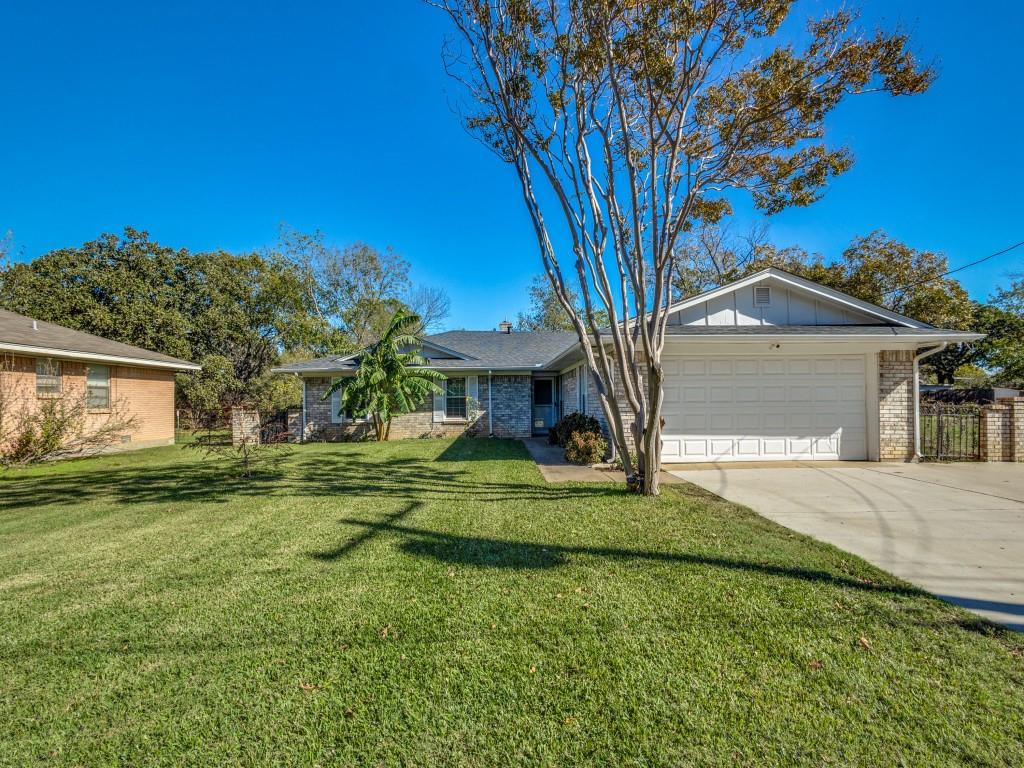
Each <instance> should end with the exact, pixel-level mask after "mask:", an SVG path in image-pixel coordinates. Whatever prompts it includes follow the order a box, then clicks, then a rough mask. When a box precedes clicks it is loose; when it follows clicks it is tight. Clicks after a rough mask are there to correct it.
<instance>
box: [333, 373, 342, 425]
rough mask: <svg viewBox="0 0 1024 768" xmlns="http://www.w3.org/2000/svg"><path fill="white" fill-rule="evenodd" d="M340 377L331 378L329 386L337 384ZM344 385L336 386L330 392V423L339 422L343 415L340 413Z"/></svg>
mask: <svg viewBox="0 0 1024 768" xmlns="http://www.w3.org/2000/svg"><path fill="white" fill-rule="evenodd" d="M339 381H341V379H331V386H334V385H335V384H337V383H338V382H339ZM343 389H344V387H338V388H337V389H336V390H334V391H333V392H331V424H341V423H342V422H343V421H344V420H345V417H344V416H343V415H342V413H341V393H342V390H343Z"/></svg>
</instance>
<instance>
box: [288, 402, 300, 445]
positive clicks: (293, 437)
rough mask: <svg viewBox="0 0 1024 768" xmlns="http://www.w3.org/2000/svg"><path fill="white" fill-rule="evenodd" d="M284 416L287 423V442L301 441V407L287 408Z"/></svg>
mask: <svg viewBox="0 0 1024 768" xmlns="http://www.w3.org/2000/svg"><path fill="white" fill-rule="evenodd" d="M285 418H286V423H287V425H288V426H287V429H288V442H290V443H299V442H302V409H301V408H289V409H288V412H287V416H286V417H285Z"/></svg>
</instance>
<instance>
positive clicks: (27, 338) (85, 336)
mask: <svg viewBox="0 0 1024 768" xmlns="http://www.w3.org/2000/svg"><path fill="white" fill-rule="evenodd" d="M5 345H16V346H18V347H37V348H41V349H45V350H47V352H48V353H51V354H52V355H53V356H54V357H61V356H62V354H67V355H70V356H76V355H82V356H89V355H102V356H104V357H115V358H126V359H129V360H132V361H138V362H137V363H136V364H138V365H142V366H143V367H144V366H145V363H153V364H156V365H158V366H159V367H161V368H181V369H182V370H187V369H195V368H198V366H196V365H195V364H194V363H189V362H187V361H185V360H179V359H178V358H176V357H171V356H170V355H164V354H161V353H159V352H151V351H150V350H148V349H143V348H142V347H134V346H132V345H131V344H122V343H121V342H119V341H111V340H110V339H104V338H103V337H102V336H93V335H92V334H91V333H83V332H82V331H73V330H71V329H70V328H65V327H64V326H63V325H57V324H56V323H47V322H45V321H43V320H35V319H34V318H31V317H26V316H25V315H19V314H17V313H15V312H10V311H8V310H6V309H0V348H3V347H5ZM9 351H16V350H10V348H9Z"/></svg>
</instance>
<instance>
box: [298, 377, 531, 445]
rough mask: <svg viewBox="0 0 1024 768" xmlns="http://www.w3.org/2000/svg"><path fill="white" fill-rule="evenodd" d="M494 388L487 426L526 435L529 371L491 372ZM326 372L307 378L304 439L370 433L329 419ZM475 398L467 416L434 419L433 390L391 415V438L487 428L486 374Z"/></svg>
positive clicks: (499, 433)
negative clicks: (515, 373) (522, 373)
mask: <svg viewBox="0 0 1024 768" xmlns="http://www.w3.org/2000/svg"><path fill="white" fill-rule="evenodd" d="M491 381H492V382H493V385H494V392H493V393H490V399H489V400H490V403H491V407H492V409H493V412H492V413H491V428H492V429H493V430H494V435H495V436H496V437H519V438H522V437H529V436H530V434H531V429H530V418H531V408H530V406H531V386H532V383H531V377H530V376H492V377H491ZM330 382H331V380H330V378H325V377H311V378H307V379H306V440H312V441H319V440H324V441H340V440H363V439H367V438H372V437H373V436H374V435H373V428H372V426H371V425H370V424H368V423H367V422H366V421H362V420H357V421H348V420H346V422H345V423H343V424H334V423H332V420H331V404H330V399H327V400H323V399H322V398H323V395H324V393H325V392H327V390H328V388H329V387H330ZM477 395H478V401H479V402H478V403H477V405H476V408H474V409H473V411H474V415H475V418H474V419H472V420H470V421H445V422H435V421H434V402H433V395H431V396H429V397H427V399H426V401H425V402H424V403H422V404H421V405H420V407H419V408H417V409H416V410H415V411H414V412H412V413H404V414H400V415H398V416H396V417H395V418H394V419H393V420H392V421H391V439H401V438H411V437H458V436H460V435H481V436H486V435H487V434H488V419H487V407H488V377H487V375H486V374H484V375H482V376H479V378H478V380H477Z"/></svg>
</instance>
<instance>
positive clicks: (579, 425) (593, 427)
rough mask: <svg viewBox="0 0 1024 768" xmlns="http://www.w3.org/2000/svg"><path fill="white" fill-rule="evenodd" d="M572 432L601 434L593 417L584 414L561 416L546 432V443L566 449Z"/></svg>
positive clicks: (599, 427) (598, 425) (599, 426)
mask: <svg viewBox="0 0 1024 768" xmlns="http://www.w3.org/2000/svg"><path fill="white" fill-rule="evenodd" d="M573 432H596V433H597V434H601V425H600V424H599V423H598V421H597V419H595V418H594V417H593V416H587V415H586V414H585V413H570V414H568V415H566V416H563V417H562V418H561V419H559V420H558V422H557V423H556V424H555V426H553V427H552V428H551V430H550V431H549V432H548V442H549V443H551V444H552V445H559V446H561V447H562V448H567V447H568V445H569V438H570V437H571V436H572V433H573Z"/></svg>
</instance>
